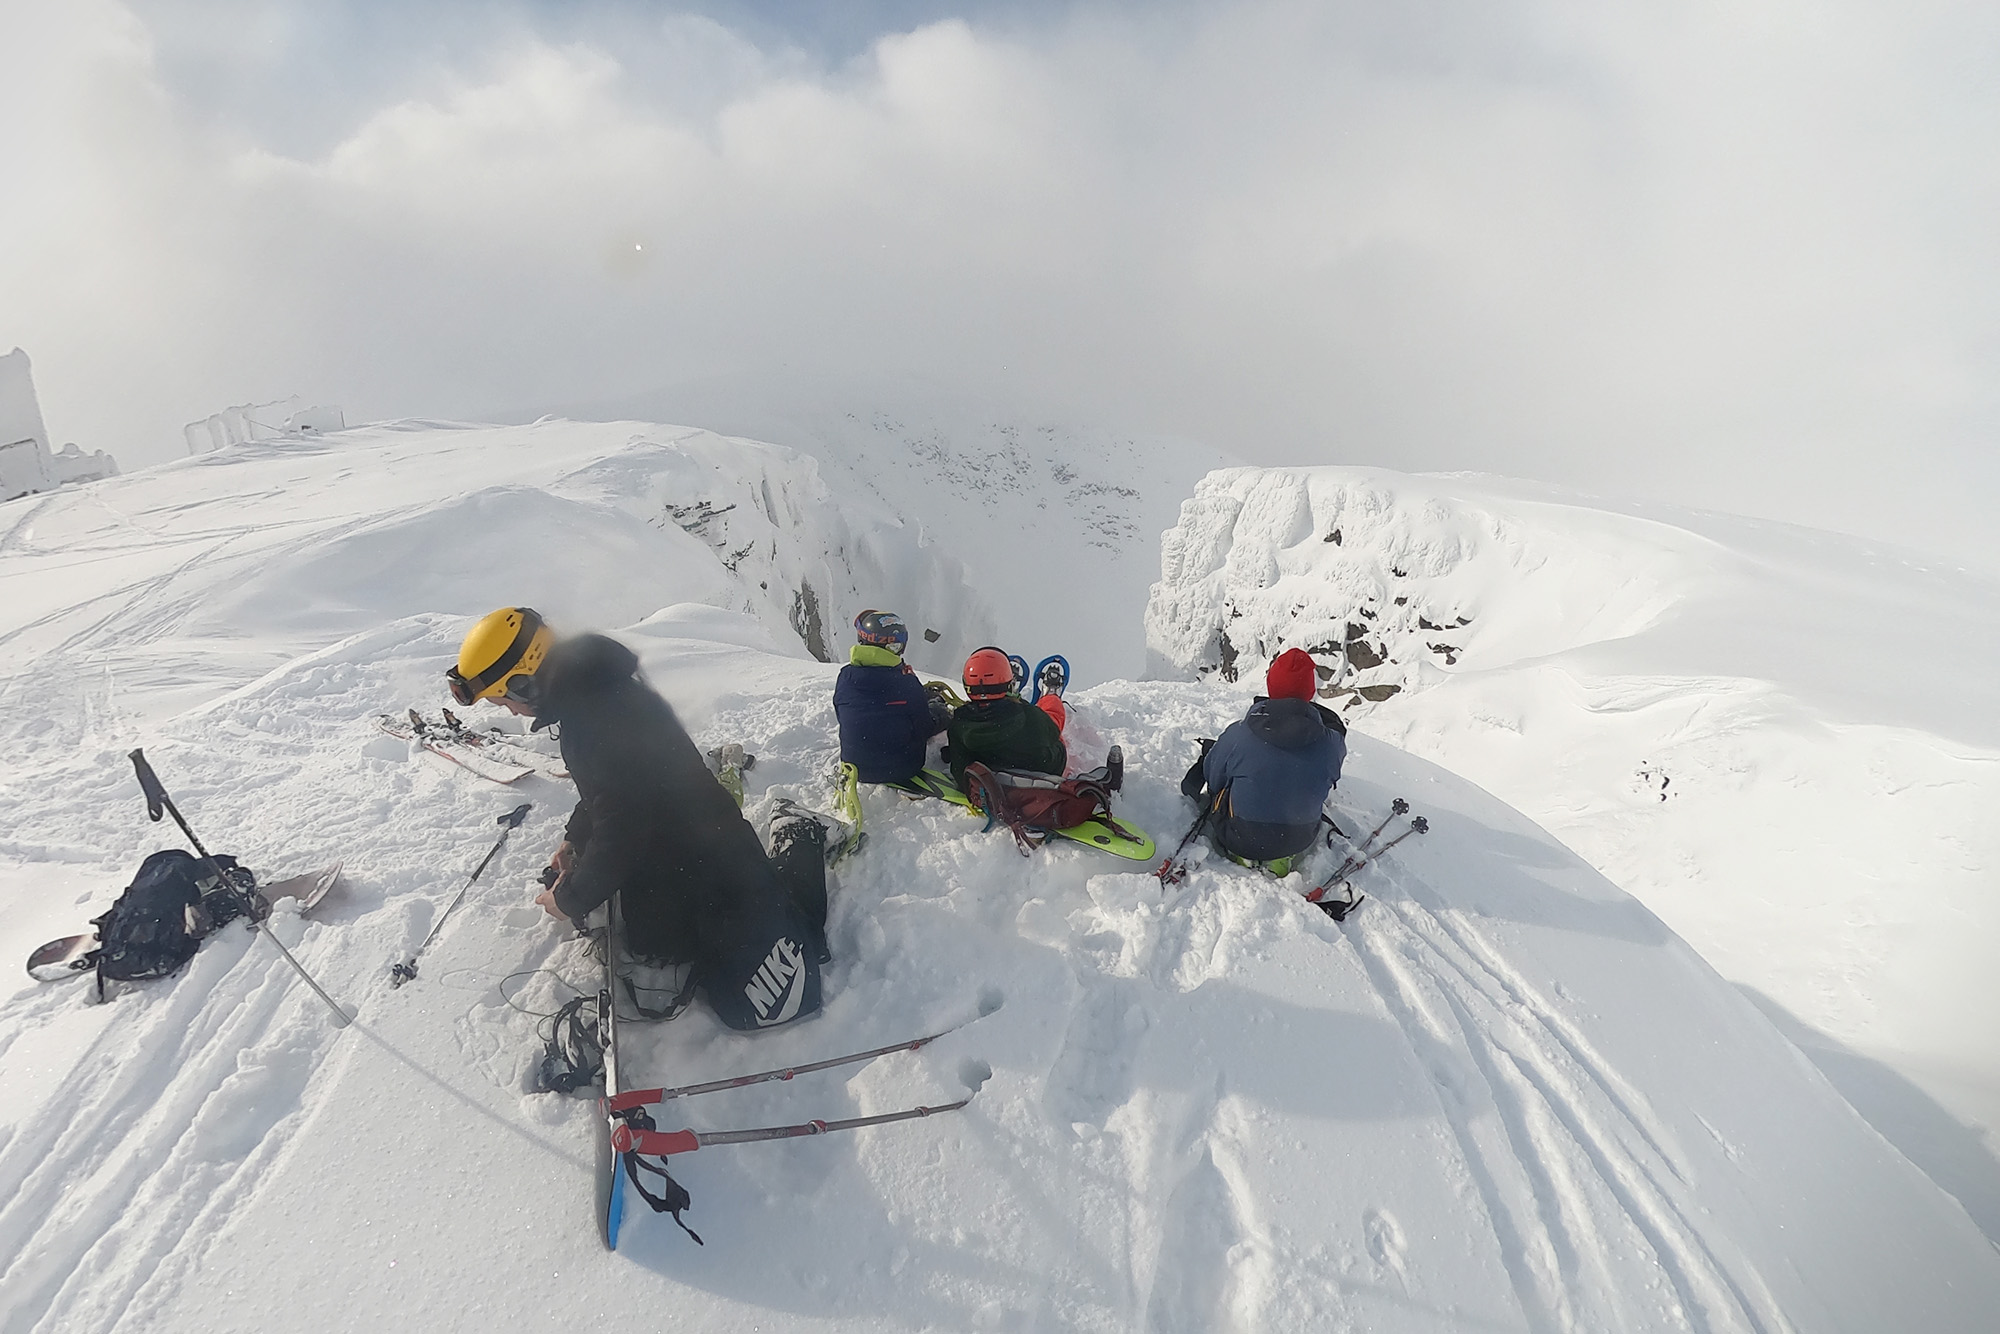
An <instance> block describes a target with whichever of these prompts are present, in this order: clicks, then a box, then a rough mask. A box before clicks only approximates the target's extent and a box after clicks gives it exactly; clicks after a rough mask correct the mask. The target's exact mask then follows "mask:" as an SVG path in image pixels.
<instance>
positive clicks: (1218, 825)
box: [1201, 699, 1347, 861]
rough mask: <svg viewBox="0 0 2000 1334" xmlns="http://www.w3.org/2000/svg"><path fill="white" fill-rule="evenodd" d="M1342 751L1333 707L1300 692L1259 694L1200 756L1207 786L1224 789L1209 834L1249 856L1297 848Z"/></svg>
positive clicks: (1265, 857) (1314, 826)
mask: <svg viewBox="0 0 2000 1334" xmlns="http://www.w3.org/2000/svg"><path fill="white" fill-rule="evenodd" d="M1346 759H1347V726H1346V724H1344V723H1343V722H1341V720H1340V715H1338V714H1336V713H1333V712H1330V711H1329V710H1327V709H1324V708H1321V707H1320V706H1319V705H1317V704H1315V703H1313V702H1312V701H1311V700H1306V699H1260V700H1258V701H1257V702H1256V703H1255V704H1253V705H1251V706H1250V712H1249V713H1248V714H1247V715H1246V716H1245V717H1244V719H1243V721H1242V722H1240V723H1231V724H1230V725H1229V728H1228V730H1227V731H1225V732H1223V734H1222V737H1221V739H1220V740H1218V741H1217V742H1216V743H1215V745H1214V747H1213V748H1212V749H1210V751H1209V752H1208V754H1207V756H1206V757H1205V758H1204V759H1203V760H1202V765H1201V773H1202V779H1203V783H1204V786H1205V787H1206V788H1207V790H1208V792H1209V793H1216V792H1220V791H1222V789H1223V788H1224V787H1227V788H1228V789H1229V799H1228V801H1227V802H1226V803H1225V804H1224V806H1223V808H1222V809H1221V810H1220V811H1218V812H1217V813H1216V815H1215V816H1214V817H1212V823H1211V829H1212V831H1213V833H1214V836H1215V838H1216V840H1217V841H1218V842H1219V843H1221V844H1222V846H1223V847H1224V848H1225V849H1227V850H1228V851H1230V852H1233V853H1235V854H1236V855H1237V856H1239V857H1243V858H1246V859H1248V860H1250V861H1270V860H1272V859H1274V858H1278V857H1289V856H1292V855H1294V854H1295V853H1299V852H1303V851H1304V850H1305V849H1306V848H1307V847H1308V846H1310V845H1311V843H1312V841H1313V838H1314V836H1315V835H1316V834H1317V833H1318V832H1319V817H1320V812H1321V811H1322V810H1324V809H1325V807H1326V797H1327V793H1329V792H1331V791H1332V790H1333V785H1334V784H1335V783H1337V782H1339V781H1340V766H1341V764H1342V763H1343V762H1344V761H1345V760H1346Z"/></svg>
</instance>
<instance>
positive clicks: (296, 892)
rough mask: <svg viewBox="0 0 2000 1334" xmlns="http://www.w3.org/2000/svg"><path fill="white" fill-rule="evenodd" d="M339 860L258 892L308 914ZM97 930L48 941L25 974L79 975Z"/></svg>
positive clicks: (333, 878) (92, 955)
mask: <svg viewBox="0 0 2000 1334" xmlns="http://www.w3.org/2000/svg"><path fill="white" fill-rule="evenodd" d="M340 868H341V863H340V862H335V863H334V864H333V865H331V866H326V867H322V868H321V869H319V870H317V871H307V872H306V873H305V874H304V875H295V876H292V877H291V878H290V879H288V880H280V881H278V882H277V883H276V884H270V885H259V886H258V887H257V892H258V893H260V894H262V895H263V896H264V897H265V898H266V899H267V900H270V901H272V902H276V901H277V900H279V899H286V898H289V899H297V900H298V902H299V911H300V912H301V913H309V912H311V911H312V910H313V909H314V908H316V907H318V906H319V901H320V900H321V899H323V898H325V897H326V896H327V893H328V892H329V891H330V890H332V889H333V887H334V886H335V885H336V884H338V883H339V881H340ZM97 944H98V941H97V933H96V932H94V931H86V932H84V933H83V934H81V935H76V936H63V937H61V938H60V939H57V940H51V941H50V942H49V943H48V944H46V945H43V946H42V947H41V948H39V949H37V950H36V951H35V952H34V953H32V954H30V955H29V956H28V976H29V977H32V978H34V979H35V980H36V981H37V982H60V981H61V980H62V979H63V978H65V977H81V976H83V975H84V974H85V973H88V972H89V971H90V970H91V969H92V968H93V967H94V966H95V965H96V963H97Z"/></svg>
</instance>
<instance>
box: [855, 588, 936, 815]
mask: <svg viewBox="0 0 2000 1334" xmlns="http://www.w3.org/2000/svg"><path fill="white" fill-rule="evenodd" d="M854 638H855V640H856V643H855V645H854V648H853V650H852V651H851V652H850V653H849V654H848V655H847V666H845V667H843V668H841V669H840V678H839V680H837V681H835V682H834V686H833V713H834V717H835V718H837V719H838V720H839V722H840V758H841V761H842V763H845V764H851V765H853V766H854V768H855V771H856V775H857V777H859V778H860V780H861V781H862V782H864V783H907V782H909V781H910V779H912V778H914V777H916V774H917V770H919V769H921V768H923V767H924V752H925V748H926V747H927V746H928V745H929V744H930V739H931V738H932V737H934V736H936V735H937V734H938V733H939V732H942V731H944V729H945V727H946V726H947V725H948V724H949V723H950V721H951V714H950V711H949V710H948V709H946V708H945V706H944V705H943V704H942V703H934V701H933V700H932V697H931V695H930V693H929V692H928V691H926V690H925V689H924V683H923V682H922V681H921V680H919V679H918V678H917V674H916V673H915V672H914V671H912V670H911V669H910V667H909V665H908V664H907V663H905V662H904V661H903V649H904V647H905V646H907V645H908V644H909V642H910V631H909V627H908V626H906V625H904V624H903V620H902V618H901V617H900V616H898V615H896V613H894V612H892V611H864V612H862V613H861V614H860V615H859V616H857V617H855V618H854ZM940 713H941V714H942V715H943V716H942V717H940V716H939V715H940Z"/></svg>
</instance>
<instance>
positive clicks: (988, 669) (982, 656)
mask: <svg viewBox="0 0 2000 1334" xmlns="http://www.w3.org/2000/svg"><path fill="white" fill-rule="evenodd" d="M963 680H964V681H965V696H966V698H967V699H999V698H1002V697H1003V696H1005V695H1006V694H1007V692H1009V691H1010V690H1012V689H1013V688H1014V664H1013V663H1011V662H1009V661H1008V660H1007V654H1006V652H1005V651H1004V650H1001V649H997V648H994V647H992V646H991V645H988V646H987V647H985V648H981V649H974V650H973V651H972V656H971V657H969V658H967V659H966V660H965V674H964V677H963Z"/></svg>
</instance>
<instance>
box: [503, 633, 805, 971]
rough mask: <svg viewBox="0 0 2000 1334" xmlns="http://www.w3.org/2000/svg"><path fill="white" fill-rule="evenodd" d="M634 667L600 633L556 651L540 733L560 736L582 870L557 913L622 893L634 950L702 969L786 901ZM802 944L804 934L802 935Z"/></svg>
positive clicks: (545, 673)
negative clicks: (697, 962)
mask: <svg viewBox="0 0 2000 1334" xmlns="http://www.w3.org/2000/svg"><path fill="white" fill-rule="evenodd" d="M638 668H639V660H638V658H637V657H636V656H635V655H634V654H633V653H632V651H631V650H630V649H628V648H626V647H625V646H624V645H623V644H620V643H618V642H617V641H616V640H613V639H607V638H605V637H604V636H602V635H580V636H578V637H576V638H574V639H567V640H563V641H562V642H560V643H558V644H557V645H556V646H555V647H554V648H552V649H550V650H549V655H548V658H547V659H546V660H545V661H544V663H543V665H542V668H541V670H540V671H538V672H536V674H535V676H536V682H537V684H538V685H539V686H540V687H541V692H542V693H541V698H540V700H539V702H538V705H537V708H536V711H535V727H536V728H537V729H539V728H543V727H547V726H549V725H550V724H551V723H560V724H561V725H562V732H561V737H562V755H563V763H564V764H565V765H567V766H568V768H569V772H570V777H571V778H573V779H574V780H575V781H576V790H577V797H578V800H577V803H576V810H575V811H574V812H573V813H572V814H571V815H570V818H569V827H568V829H567V831H566V833H565V837H566V838H567V839H568V840H569V843H570V847H571V849H572V851H573V852H574V853H575V854H576V860H575V862H574V863H573V864H572V866H571V868H570V871H569V873H568V874H567V875H565V876H564V877H563V879H562V882H561V884H559V885H558V886H557V887H556V906H557V907H559V908H561V909H562V911H563V912H564V913H565V914H566V915H567V916H568V917H569V918H570V919H571V920H572V921H580V920H582V918H583V916H584V915H585V914H586V913H588V912H590V911H591V910H592V909H593V908H595V907H597V906H598V905H599V904H601V903H603V902H604V901H605V900H607V899H608V898H610V897H611V895H612V894H613V893H614V892H616V891H622V892H623V897H622V898H621V899H620V905H621V910H622V912H623V915H624V921H625V936H626V940H627V942H628V943H629V944H630V946H631V947H632V948H633V950H634V951H635V952H637V953H641V954H645V955H650V956H653V957H658V958H664V959H675V960H685V959H695V958H702V957H707V956H711V955H714V954H717V953H722V952H727V951H729V950H731V949H734V948H737V947H738V946H741V945H743V944H745V943H747V942H753V941H755V940H758V939H763V938H767V937H768V936H769V934H770V931H771V924H772V922H773V920H774V917H786V916H788V913H789V908H788V906H787V905H788V904H789V900H788V899H787V898H786V896H785V894H784V892H783V889H782V887H781V886H780V884H779V882H778V880H777V877H776V874H775V873H774V872H773V870H772V868H771V863H770V862H769V861H768V860H767V859H766V858H765V856H764V847H763V844H762V842H761V841H760V840H759V839H758V837H757V834H756V831H755V830H753V829H752V828H751V827H750V826H749V824H748V823H746V822H745V821H744V819H743V816H742V814H741V812H739V811H738V810H737V808H736V803H735V801H734V800H733V799H732V798H731V797H730V795H729V794H728V793H727V792H725V791H724V790H723V788H722V785H721V784H719V783H717V782H716V781H715V777H714V775H713V774H711V773H710V772H709V769H708V766H707V765H706V764H704V763H703V762H702V758H701V753H700V751H698V750H697V749H696V748H695V744H694V741H693V740H692V739H691V738H690V737H689V736H688V734H687V731H686V729H684V728H683V727H682V726H681V725H680V720H679V719H677V718H675V717H674V712H673V710H672V709H671V708H669V707H668V705H667V702H666V701H665V700H663V699H661V698H660V697H659V695H657V694H655V693H654V692H653V690H652V689H651V688H650V687H648V686H647V685H646V684H645V683H644V682H642V681H640V680H639V679H638V677H637V675H636V673H637V671H638ZM801 938H802V937H801Z"/></svg>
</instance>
